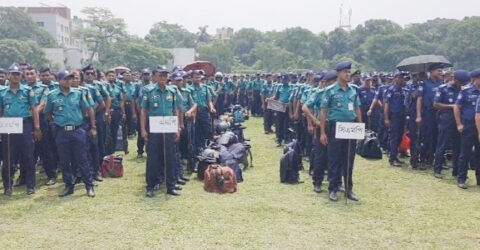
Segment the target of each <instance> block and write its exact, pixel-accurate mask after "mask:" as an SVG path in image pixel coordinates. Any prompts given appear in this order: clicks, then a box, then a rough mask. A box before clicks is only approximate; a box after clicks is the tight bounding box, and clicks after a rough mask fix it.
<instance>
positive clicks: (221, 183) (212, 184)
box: [203, 164, 237, 193]
mask: <svg viewBox="0 0 480 250" xmlns="http://www.w3.org/2000/svg"><path fill="white" fill-rule="evenodd" d="M203 181H204V182H203V183H204V187H203V188H204V189H205V191H207V192H212V193H235V192H236V191H237V177H236V176H235V172H233V169H231V168H230V167H225V166H220V165H216V164H212V165H210V166H208V168H207V170H206V171H205V174H204V180H203Z"/></svg>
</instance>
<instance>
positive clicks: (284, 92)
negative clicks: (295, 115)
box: [271, 74, 293, 147]
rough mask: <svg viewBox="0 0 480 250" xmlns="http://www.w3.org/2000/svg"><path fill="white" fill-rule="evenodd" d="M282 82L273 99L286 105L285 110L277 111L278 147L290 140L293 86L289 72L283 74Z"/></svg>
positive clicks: (276, 130)
mask: <svg viewBox="0 0 480 250" xmlns="http://www.w3.org/2000/svg"><path fill="white" fill-rule="evenodd" d="M281 80H282V83H279V84H278V87H277V88H276V90H275V93H273V95H272V97H271V98H272V99H274V100H277V101H279V102H281V103H283V104H284V105H286V106H287V107H286V110H285V112H279V111H276V112H275V113H276V120H275V121H276V125H275V132H276V136H277V147H281V146H282V142H283V141H287V140H288V124H289V109H290V107H289V106H288V105H289V101H290V95H291V94H292V89H293V88H292V86H291V85H290V84H289V76H288V74H283V75H282V77H281Z"/></svg>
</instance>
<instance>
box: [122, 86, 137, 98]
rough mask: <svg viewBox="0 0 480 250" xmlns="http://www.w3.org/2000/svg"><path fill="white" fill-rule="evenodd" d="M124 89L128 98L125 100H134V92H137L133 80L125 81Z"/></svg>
mask: <svg viewBox="0 0 480 250" xmlns="http://www.w3.org/2000/svg"><path fill="white" fill-rule="evenodd" d="M123 89H124V91H125V93H126V96H127V99H126V100H125V101H128V102H129V101H132V100H133V93H134V92H135V85H134V84H133V83H131V82H129V83H124V84H123Z"/></svg>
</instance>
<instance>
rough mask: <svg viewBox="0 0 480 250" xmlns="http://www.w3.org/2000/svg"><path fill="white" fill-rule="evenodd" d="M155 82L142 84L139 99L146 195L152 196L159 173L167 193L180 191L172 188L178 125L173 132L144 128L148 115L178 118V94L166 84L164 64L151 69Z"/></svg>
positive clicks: (173, 186)
mask: <svg viewBox="0 0 480 250" xmlns="http://www.w3.org/2000/svg"><path fill="white" fill-rule="evenodd" d="M153 77H154V81H155V82H156V84H152V85H149V86H148V88H145V92H144V93H143V96H142V97H141V98H142V101H141V107H142V109H141V113H140V124H141V125H140V126H141V128H142V137H143V139H144V140H146V141H148V143H147V164H146V165H147V167H146V181H147V188H146V189H147V192H146V196H147V197H153V189H154V187H155V185H156V184H158V183H157V181H158V177H159V176H161V175H162V172H163V175H164V176H165V178H166V180H165V182H166V185H167V194H170V195H175V196H177V195H180V193H178V192H177V191H176V190H175V189H176V188H177V186H176V179H175V169H174V168H175V147H173V146H172V145H174V144H175V142H177V141H178V140H179V138H180V132H181V127H180V124H179V127H178V132H177V133H175V134H171V133H170V134H157V133H150V131H147V129H146V128H147V127H146V124H147V117H151V116H177V117H178V120H179V121H180V120H181V119H180V116H181V109H180V104H179V102H178V101H177V100H178V98H180V97H179V96H178V95H177V92H176V91H174V90H173V89H172V88H170V87H168V86H167V81H168V70H167V69H166V68H164V67H157V69H155V70H154V72H153Z"/></svg>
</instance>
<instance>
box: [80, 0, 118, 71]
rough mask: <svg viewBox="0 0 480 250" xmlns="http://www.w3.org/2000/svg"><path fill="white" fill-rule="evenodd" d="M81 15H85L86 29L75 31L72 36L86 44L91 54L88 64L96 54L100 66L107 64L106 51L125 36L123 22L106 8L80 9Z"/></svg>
mask: <svg viewBox="0 0 480 250" xmlns="http://www.w3.org/2000/svg"><path fill="white" fill-rule="evenodd" d="M82 13H83V14H85V15H86V19H85V23H86V24H87V28H80V29H78V30H76V31H75V32H74V36H76V37H79V38H81V39H83V40H84V41H85V42H86V43H87V45H88V47H89V49H90V51H91V52H92V55H91V56H90V59H89V61H90V62H91V61H92V59H93V57H94V55H95V54H97V53H98V57H99V62H100V64H107V63H108V58H106V57H105V54H106V53H107V51H108V50H109V49H110V48H111V46H113V43H115V42H117V41H119V40H121V39H124V38H125V37H126V36H127V32H126V25H125V21H124V20H123V19H121V18H117V17H115V16H114V15H113V14H112V12H111V11H110V10H108V9H106V8H97V7H87V8H84V9H82Z"/></svg>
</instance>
